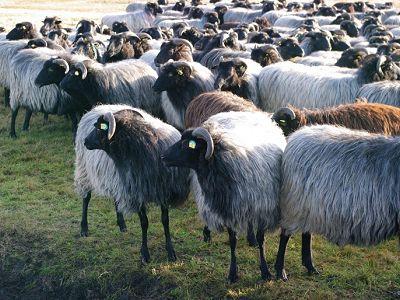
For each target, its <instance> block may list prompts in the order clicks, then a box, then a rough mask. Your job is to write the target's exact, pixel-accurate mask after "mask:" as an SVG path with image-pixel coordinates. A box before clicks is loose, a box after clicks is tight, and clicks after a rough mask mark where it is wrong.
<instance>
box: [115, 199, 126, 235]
mask: <svg viewBox="0 0 400 300" xmlns="http://www.w3.org/2000/svg"><path fill="white" fill-rule="evenodd" d="M114 204H115V212H116V213H117V224H118V226H119V230H120V231H121V232H126V224H125V220H124V215H123V214H122V213H120V212H119V211H118V204H117V201H116V200H114Z"/></svg>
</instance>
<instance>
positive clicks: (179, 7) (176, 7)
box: [172, 1, 185, 12]
mask: <svg viewBox="0 0 400 300" xmlns="http://www.w3.org/2000/svg"><path fill="white" fill-rule="evenodd" d="M184 8H185V3H184V2H181V1H178V2H176V3H175V4H174V6H173V7H172V10H175V11H181V12H182V11H183V9H184Z"/></svg>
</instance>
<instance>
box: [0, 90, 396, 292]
mask: <svg viewBox="0 0 400 300" xmlns="http://www.w3.org/2000/svg"><path fill="white" fill-rule="evenodd" d="M2 99H3V95H0V100H1V102H0V105H1V106H0V298H1V299H9V298H29V299H44V298H50V299H51V298H69V299H78V298H88V299H123V298H131V299H141V298H145V299H221V298H234V299H274V298H281V299H298V298H301V299H303V298H311V299H343V298H352V299H394V298H396V297H397V298H400V253H399V244H398V240H397V239H393V240H391V241H388V242H385V243H382V244H381V245H379V246H377V247H373V248H355V247H351V246H346V247H344V248H339V247H337V246H335V245H331V244H329V243H327V242H326V241H325V240H324V239H323V238H320V237H316V238H315V240H314V259H315V263H316V265H317V267H318V268H319V270H320V271H321V274H320V275H318V276H308V275H306V271H305V269H304V268H303V267H302V266H301V264H300V246H301V242H300V239H299V236H296V237H295V238H294V239H293V240H291V241H290V243H289V246H288V251H287V259H286V261H287V264H286V270H287V272H288V276H289V281H288V282H281V281H276V280H274V281H272V282H266V283H265V282H261V281H260V280H259V271H258V251H257V250H256V249H253V248H249V247H248V246H247V245H246V242H245V239H244V238H243V237H241V238H240V240H239V243H238V249H237V255H238V266H239V276H240V278H239V281H238V282H237V283H235V284H232V285H230V284H227V283H226V275H227V271H228V266H229V247H228V244H227V234H226V233H225V234H214V235H213V242H212V243H211V244H206V243H204V242H203V241H202V224H201V222H200V221H199V219H198V216H197V212H196V207H195V205H194V203H193V201H192V200H189V201H188V202H187V203H186V204H185V205H184V206H183V207H181V208H179V209H176V210H173V211H171V212H170V218H171V221H170V223H171V232H172V236H173V241H174V245H175V250H176V253H177V256H178V261H177V262H174V263H170V262H168V261H167V255H166V251H165V250H164V237H163V231H162V226H161V224H160V221H159V220H160V212H159V209H158V208H156V207H152V208H150V209H149V219H150V227H149V249H150V254H151V262H150V263H149V264H148V265H145V266H143V265H141V263H140V260H139V247H140V226H139V222H138V218H137V216H136V215H134V216H132V218H127V226H128V232H126V233H120V232H119V230H118V227H117V226H116V217H115V212H114V208H113V203H112V201H111V200H109V199H103V198H99V197H93V198H92V201H91V203H90V206H89V230H90V236H89V237H88V238H82V237H80V236H79V226H80V217H81V199H80V198H79V197H78V196H77V195H76V194H75V193H74V190H73V171H74V150H73V146H72V142H71V127H70V124H69V122H68V121H67V120H65V119H64V118H62V117H57V116H50V122H49V123H48V124H46V125H44V124H43V117H42V115H41V114H36V115H34V116H33V120H32V123H31V129H30V131H29V132H21V130H20V128H21V124H22V115H23V110H22V111H21V112H20V114H21V116H20V117H19V119H18V121H17V123H18V126H17V134H18V136H19V137H18V139H17V140H12V139H10V138H9V137H8V130H9V117H10V110H9V109H8V108H7V109H6V108H4V106H3V102H2ZM277 246H278V236H277V234H276V233H275V234H274V235H271V234H268V235H267V237H266V249H267V262H268V264H269V266H270V270H271V272H273V264H274V259H275V254H276V251H277Z"/></svg>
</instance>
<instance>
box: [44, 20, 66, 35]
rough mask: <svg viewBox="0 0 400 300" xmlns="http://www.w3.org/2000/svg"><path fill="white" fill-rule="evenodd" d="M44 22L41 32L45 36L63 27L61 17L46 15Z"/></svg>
mask: <svg viewBox="0 0 400 300" xmlns="http://www.w3.org/2000/svg"><path fill="white" fill-rule="evenodd" d="M42 22H43V25H42V27H40V33H41V34H42V35H43V36H47V34H48V33H49V32H50V31H51V30H54V29H60V28H62V25H61V22H62V21H61V19H60V18H59V17H46V18H45V19H44V21H42Z"/></svg>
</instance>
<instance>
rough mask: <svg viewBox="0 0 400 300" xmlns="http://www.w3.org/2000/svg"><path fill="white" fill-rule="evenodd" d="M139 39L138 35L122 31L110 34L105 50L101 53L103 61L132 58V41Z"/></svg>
mask: <svg viewBox="0 0 400 300" xmlns="http://www.w3.org/2000/svg"><path fill="white" fill-rule="evenodd" d="M139 40H140V39H139V37H138V36H137V35H136V34H134V33H132V34H127V33H125V32H123V33H119V34H114V35H112V36H111V37H110V42H109V43H108V46H107V50H106V52H104V54H103V59H104V62H115V61H119V60H122V59H127V58H133V57H134V56H135V50H134V48H133V43H135V42H136V41H139ZM131 41H132V42H131Z"/></svg>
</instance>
